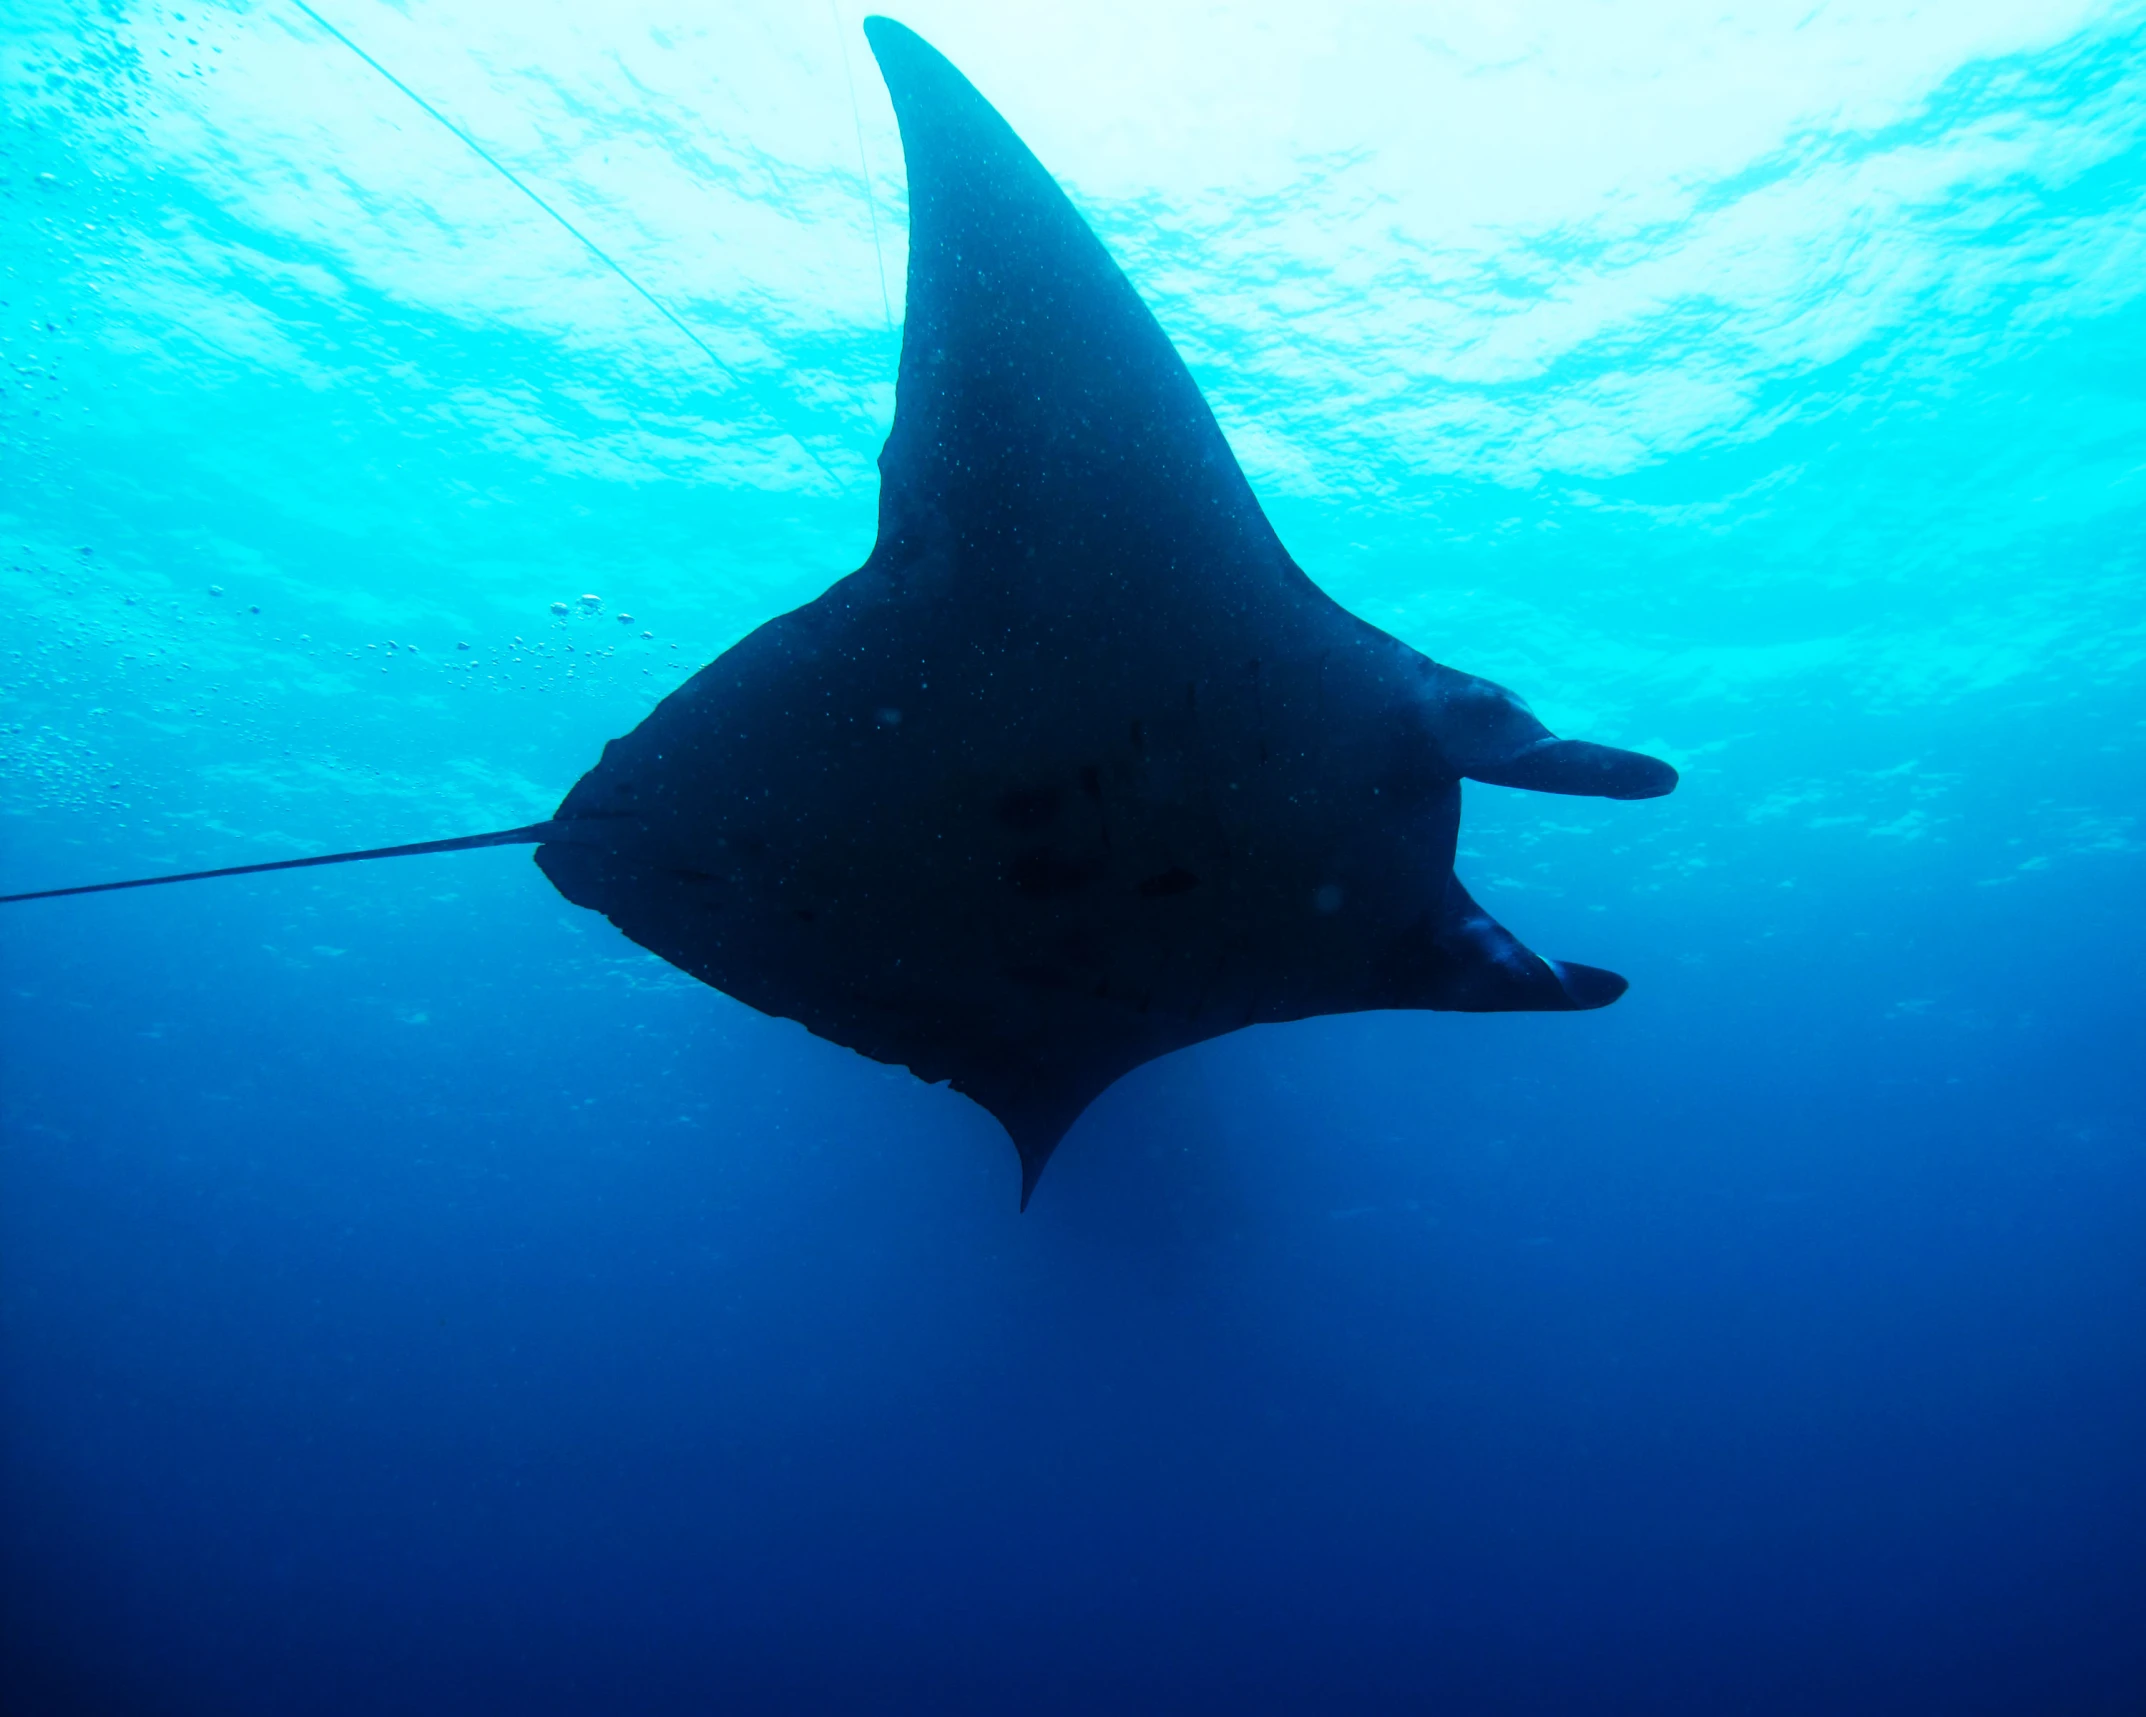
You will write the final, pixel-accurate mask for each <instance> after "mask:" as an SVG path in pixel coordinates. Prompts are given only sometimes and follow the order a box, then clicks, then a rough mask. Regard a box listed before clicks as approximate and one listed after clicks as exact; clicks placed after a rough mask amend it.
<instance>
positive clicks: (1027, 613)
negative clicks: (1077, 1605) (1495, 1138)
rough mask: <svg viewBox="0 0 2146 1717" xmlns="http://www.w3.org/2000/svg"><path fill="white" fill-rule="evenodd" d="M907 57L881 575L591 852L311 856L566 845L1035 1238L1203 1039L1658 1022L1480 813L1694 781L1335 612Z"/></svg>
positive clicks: (1016, 180)
mask: <svg viewBox="0 0 2146 1717" xmlns="http://www.w3.org/2000/svg"><path fill="white" fill-rule="evenodd" d="M865 32H866V34H867V36H868V37H869V38H870V41H871V45H872V51H873V52H874V54H875V55H877V57H878V60H879V64H880V67H881V70H882V72H883V73H884V75H885V77H886V81H887V87H888V88H889V90H890V91H891V92H892V94H893V98H894V106H895V111H896V113H897V115H898V117H899V119H900V122H901V134H902V145H903V149H904V152H905V154H906V156H907V159H908V167H909V188H910V250H909V286H908V322H907V326H906V327H905V329H904V331H903V338H902V355H901V372H900V381H899V386H898V391H897V395H896V404H895V415H894V427H893V430H892V432H891V433H890V434H889V435H888V437H887V444H886V448H885V450H884V452H883V453H882V454H881V455H880V461H879V464H880V472H881V487H880V501H879V539H878V542H877V544H876V545H875V547H874V548H873V551H872V555H871V558H870V559H869V560H867V561H866V562H865V564H864V565H863V566H862V567H861V568H859V569H858V570H857V571H856V572H854V573H852V574H850V575H849V576H848V577H847V578H844V579H842V580H841V581H840V582H839V583H837V584H836V585H834V587H833V588H832V589H830V590H828V591H827V592H826V594H825V595H823V596H821V597H820V598H818V600H816V601H813V602H810V603H807V604H806V605H805V606H804V607H802V608H799V609H797V610H795V611H794V612H792V613H789V614H785V615H783V616H781V617H780V618H779V619H775V620H771V621H769V622H768V623H767V624H766V625H764V626H762V627H761V628H760V629H759V630H758V631H756V632H754V633H753V634H752V635H751V636H749V637H747V638H746V639H744V640H743V641H742V642H740V643H739V644H737V645H736V646H734V647H733V648H732V649H730V650H728V651H726V652H725V653H724V654H723V655H722V656H721V657H719V658H718V659H717V660H715V661H714V662H712V663H710V664H709V665H708V666H707V667H705V668H703V669H702V670H701V671H700V673H698V674H697V675H696V676H694V678H693V679H692V680H690V681H688V682H687V683H686V684H685V685H684V686H682V687H681V688H680V689H679V690H677V691H676V692H674V693H672V695H671V696H670V697H668V698H666V699H665V700H664V701H663V702H662V703H661V704H659V705H658V706H657V707H656V709H655V710H654V711H653V712H652V713H651V714H650V715H649V717H648V719H647V720H645V721H644V722H642V723H641V725H640V726H639V727H637V728H635V729H634V730H633V732H631V733H629V734H627V735H626V736H625V737H624V738H622V739H617V740H614V741H612V742H611V744H609V745H607V746H606V747H605V748H604V754H603V758H602V760H601V761H600V762H599V763H598V764H597V765H596V767H595V768H593V769H591V770H590V771H589V772H588V774H586V775H585V776H583V777H582V778H581V780H580V781H579V782H578V783H577V784H576V785H575V787H574V789H573V791H572V792H570V793H569V794H567V796H566V798H565V800H564V802H562V803H561V804H560V806H559V808H558V810H557V812H556V813H555V814H554V816H553V817H552V819H551V820H550V821H549V822H546V823H540V824H535V825H532V826H530V827H529V828H526V829H512V830H504V831H501V832H499V833H497V834H489V835H476V836H468V837H464V838H462V839H459V840H453V841H435V842H424V843H419V844H417V845H415V846H412V847H403V848H387V849H380V851H379V852H378V853H376V854H357V855H341V854H338V855H330V856H329V857H327V858H324V859H309V860H294V861H289V862H290V863H291V864H292V865H302V864H315V863H334V862H340V861H341V860H342V859H343V858H345V857H370V856H389V855H392V854H399V853H407V852H427V851H444V850H451V849H455V848H460V847H470V846H487V845H500V844H508V843H514V842H534V843H540V844H538V845H537V852H536V861H537V863H538V865H540V866H541V867H542V869H543V871H544V874H545V875H546V876H548V877H549V878H550V879H551V880H552V882H553V884H554V885H556V886H557V888H558V890H559V892H560V893H561V894H563V895H565V896H566V898H567V899H569V900H571V901H573V902H575V903H576V904H577V905H580V906H585V907H588V908H590V909H591V910H593V911H597V912H601V913H602V914H604V916H605V917H607V918H608V919H610V921H611V922H612V923H613V924H615V925H617V926H618V928H619V929H621V930H622V931H624V932H625V933H626V934H627V935H628V936H629V937H631V938H632V939H633V940H634V941H636V942H638V943H640V944H641V945H642V946H643V947H645V948H647V949H649V950H650V951H651V952H653V953H656V954H658V955H660V956H662V958H664V959H665V960H668V961H670V962H671V963H672V964H673V965H675V966H678V967H680V968H682V969H683V970H685V971H687V972H690V973H692V974H693V976H695V977H697V978H699V979H701V980H702V981H703V982H705V983H708V984H712V985H713V986H715V987H716V988H717V989H720V990H723V991H725V992H726V993H728V994H729V995H732V996H735V997H737V998H738V999H739V1000H740V1001H743V1002H746V1003H748V1004H749V1005H750V1006H752V1007H755V1008H758V1009H760V1010H761V1011H762V1012H764V1013H769V1014H778V1015H781V1016H783V1017H785V1018H788V1019H793V1020H797V1021H799V1022H801V1023H802V1024H803V1025H805V1026H806V1027H808V1028H809V1029H810V1030H812V1031H813V1032H815V1033H817V1034H818V1035H819V1036H821V1037H824V1038H828V1039H830V1040H832V1041H833V1042H835V1043H838V1044H842V1045H844V1046H846V1047H847V1048H850V1049H853V1050H856V1051H858V1052H859V1053H860V1054H863V1055H867V1056H870V1057H871V1058H872V1059H874V1060H876V1061H882V1062H888V1063H892V1064H896V1065H899V1066H903V1067H907V1068H909V1069H910V1070H911V1071H912V1072H914V1073H915V1074H916V1075H917V1076H918V1077H919V1078H921V1079H926V1080H931V1081H942V1080H943V1081H945V1082H947V1083H949V1084H951V1085H952V1086H953V1088H954V1089H955V1090H957V1091H959V1092H961V1093H963V1094H964V1095H965V1096H968V1097H970V1098H972V1099H974V1100H975V1101H976V1102H978V1103H980V1104H981V1105H983V1107H984V1108H986V1109H988V1110H989V1111H990V1112H991V1113H992V1114H993V1115H995V1116H996V1117H997V1118H998V1119H999V1121H1000V1122H1001V1123H1003V1124H1004V1126H1005V1128H1006V1131H1007V1132H1008V1133H1009V1134H1010V1135H1011V1136H1012V1138H1013V1142H1014V1144H1015V1146H1016V1147H1017V1148H1018V1149H1019V1151H1020V1157H1021V1202H1022V1204H1023V1206H1024V1207H1025V1206H1026V1204H1027V1202H1028V1197H1029V1194H1030V1193H1031V1192H1032V1191H1033V1190H1034V1188H1035V1184H1036V1177H1037V1176H1038V1175H1039V1174H1040V1173H1041V1172H1042V1169H1043V1165H1044V1163H1045V1162H1046V1161H1047V1160H1048V1158H1049V1157H1050V1154H1051V1152H1052V1150H1053V1149H1054V1148H1055V1147H1056V1146H1057V1144H1058V1141H1059V1139H1060V1138H1061V1137H1062V1136H1063V1135H1064V1133H1065V1131H1066V1129H1067V1128H1068V1127H1070V1126H1071V1125H1072V1124H1073V1122H1074V1120H1075V1119H1076V1118H1077V1117H1078V1116H1079V1115H1080V1113H1081V1111H1082V1110H1083V1109H1085V1108H1086V1107H1087V1106H1088V1104H1089V1103H1090V1102H1092V1101H1093V1100H1094V1099H1095V1097H1096V1096H1097V1095H1098V1094H1100V1093H1101V1092H1102V1091H1103V1090H1104V1088H1105V1087H1107V1086H1108V1085H1110V1084H1111V1083H1112V1082H1113V1081H1115V1080H1117V1079H1118V1078H1120V1077H1121V1076H1122V1075H1124V1074H1125V1073H1128V1072H1130V1071H1131V1070H1132V1069H1133V1068H1135V1067H1138V1066H1139V1065H1140V1064H1141V1063H1142V1062H1145V1061H1150V1060H1152V1059H1154V1058H1155V1057H1156V1056H1159V1055H1165V1054H1168V1053H1169V1052H1170V1051H1171V1050H1174V1049H1181V1048H1183V1047H1184V1046H1186V1045H1187V1044H1193V1043H1198V1042H1200V1041H1201V1040H1203V1039H1205V1038H1210V1037H1215V1036H1218V1035H1220V1034H1221V1033H1224V1032H1229V1031H1234V1030H1236V1029H1237V1028H1238V1027H1240V1026H1246V1025H1252V1024H1255V1023H1259V1022H1262V1021H1281V1020H1293V1019H1302V1018H1306V1017H1308V1016H1310V1015H1314V1014H1326V1013H1344V1012H1350V1011H1355V1010H1360V1009H1366V1008H1444V1009H1460V1010H1466V1011H1478V1012H1490V1011H1503V1010H1520V1009H1576V1008H1594V1007H1601V1006H1603V1005H1604V1004H1605V1003H1608V1002H1611V1001H1614V1000H1615V999H1616V998H1617V997H1618V996H1619V995H1621V994H1622V993H1623V991H1624V988H1625V983H1624V980H1623V979H1622V978H1620V977H1618V976H1617V975H1616V974H1614V973H1611V972H1605V971H1600V970H1597V969H1595V968H1593V967H1589V966H1577V965H1567V964H1564V963H1561V962H1557V961H1550V960H1544V959H1542V958H1540V957H1539V956H1537V955H1535V954H1533V953H1530V952H1529V951H1528V950H1527V949H1526V948H1524V947H1522V946H1521V945H1520V943H1519V942H1518V941H1516V940H1515V939H1514V938H1513V936H1512V935H1511V934H1510V933H1509V932H1507V931H1506V930H1505V929H1503V928H1502V927H1501V926H1500V925H1498V924H1497V923H1496V922H1495V921H1493V920H1492V919H1491V918H1490V916H1489V915H1488V914H1487V913H1485V912H1484V911H1483V909H1482V908H1481V907H1479V906H1478V905H1476V903H1475V902H1474V901H1473V900H1471V899H1470V898H1469V896H1468V893H1467V891H1466V890H1465V889H1464V888H1462V887H1461V885H1460V882H1459V880H1458V879H1457V878H1456V877H1455V876H1454V874H1453V856H1454V844H1455V840H1456V837H1457V834H1458V830H1459V823H1460V782H1461V780H1462V778H1463V777H1466V778H1468V779H1472V780H1476V781H1486V782H1493V783H1496V784H1499V785H1502V786H1509V787H1528V788H1534V789H1536V790H1538V791H1542V792H1551V793H1584V794H1595V795H1600V796H1604V797H1608V798H1614V799H1642V798H1651V797H1654V796H1656V795H1658V794H1662V793H1667V792H1668V791H1669V790H1670V789H1671V788H1672V787H1674V786H1675V785H1676V774H1675V771H1674V770H1672V769H1671V768H1670V767H1669V766H1668V765H1667V764H1664V763H1661V762H1658V761H1656V760H1654V759H1652V758H1649V757H1643V756H1640V755H1638V754H1636V753H1633V752H1629V751H1617V750H1612V749H1610V748H1608V747H1605V746H1599V745H1590V744H1586V743H1584V742H1581V741H1577V740H1563V739H1558V738H1556V737H1554V736H1553V735H1552V734H1550V733H1549V731H1548V730H1547V729H1545V728H1544V727H1543V726H1542V724H1541V723H1540V722H1538V721H1536V720H1535V718H1534V717H1533V716H1532V715H1530V714H1529V713H1528V711H1527V708H1526V706H1525V705H1523V704H1522V703H1521V702H1520V701H1519V700H1518V699H1517V698H1515V697H1513V696H1512V695H1511V694H1510V693H1509V692H1506V691H1504V690H1503V689H1501V688H1500V687H1497V686H1494V685H1492V684H1490V683H1489V682H1488V681H1485V680H1480V679H1476V678H1474V677H1472V676H1470V675H1468V674H1464V673H1460V672H1457V671H1456V670H1454V669H1452V668H1448V667H1444V666H1442V665H1440V664H1438V663H1436V662H1433V661H1431V660H1430V659H1428V658H1427V657H1425V656H1422V655H1420V654H1418V653H1417V652H1416V651H1414V650H1412V649H1410V648H1409V647H1408V646H1407V645H1405V644H1402V643H1400V642H1399V641H1398V640H1396V639H1394V638H1391V637H1388V636H1387V635H1386V634H1385V633H1383V632H1381V631H1379V630H1378V629H1377V628H1376V627H1374V626H1370V625H1367V624H1366V623H1365V622H1363V621H1361V620H1358V619H1356V618H1355V617H1354V616H1353V615H1350V614H1349V613H1347V612H1346V611H1345V610H1343V609H1342V608H1341V607H1339V606H1338V605H1337V604H1336V603H1334V602H1333V601H1332V600H1331V599H1329V598H1328V597H1327V596H1326V595H1325V594H1324V593H1323V592H1321V591H1320V590H1319V589H1318V587H1317V586H1316V585H1314V584H1313V583H1312V582H1311V581H1310V579H1308V578H1307V577H1306V576H1305V575H1304V573H1303V572H1302V571H1301V570H1299V568H1298V567H1297V565H1296V563H1295V562H1293V561H1292V560H1291V559H1290V558H1289V555H1288V553H1287V551H1286V550H1284V549H1283V547H1282V545H1281V542H1280V541H1279V539H1278V538H1277V537H1276V536H1275V534H1274V530H1273V528H1272V527H1271V526H1270V525H1269V524H1268V522H1267V520H1266V517H1265V515H1264V514H1263V513H1262V512H1261V511H1260V508H1259V503H1258V502H1257V500H1255V499H1254V497H1253V495H1252V491H1251V489H1250V487H1249V486H1248V485H1247V484H1246V482H1245V479H1244V475H1243V473H1242V472H1241V471H1240V470H1239V469H1238V467H1237V462H1236V460H1235V458H1234V457H1232V455H1231V453H1230V449H1229V446H1228V444H1227V443H1226V442H1225V441H1224V439H1223V437H1222V433H1221V431H1220V429H1219V428H1218V427H1217V426H1216V424H1215V420H1214V418H1213V416H1212V415H1211V414H1210V412H1209V411H1208V409H1207V405H1206V402H1205V401H1204V400H1203V399H1202V398H1201V397H1200V393H1199V390H1198V388H1197V387H1196V386H1195V385H1194V384H1193V381H1192V378H1191V376H1190V374H1189V373H1188V372H1187V371H1186V369H1185V366H1184V364H1183V363H1182V362H1181V361H1180V359H1179V358H1178V356H1177V353H1176V352H1175V351H1174V350H1173V349H1172V347H1171V345H1170V342H1169V340H1168V339H1167V338H1166V337H1165V336H1164V334H1163V332H1162V330H1161V328H1160V327H1159V326H1157V324H1156V322H1155V319H1154V318H1153V317H1152V316H1151V315H1150V314H1149V313H1148V311H1147V309H1146V307H1145V306H1144V305H1143V304H1142V303H1141V301H1140V299H1139V297H1138V296H1137V295H1136V294H1135V292H1134V291H1133V289H1132V287H1131V285H1130V284H1128V282H1127V281H1126V279H1125V277H1124V275H1123V274H1121V273H1120V272H1119V270H1118V268H1117V266H1116V265H1115V264H1114V263H1113V262H1112V261H1111V259H1110V257H1109V255H1108V253H1107V252H1105V250H1104V249H1103V247H1102V245H1101V243H1099V242H1098V241H1097V239H1096V237H1095V235H1094V234H1093V233H1091V232H1090V231H1089V229H1088V227H1087V226H1086V224H1085V223H1084V222H1083V221H1082V220H1081V218H1080V216H1079V215H1078V214H1077V213H1076V212H1075V211H1074V209H1073V206H1072V204H1071V203H1069V202H1068V201H1067V200H1066V198H1065V196H1064V194H1063V193H1062V192H1061V191H1060V190H1059V189H1058V187H1057V185H1056V184H1055V183H1053V182H1052V180H1051V178H1050V176H1049V174H1047V173H1046V172H1045V171H1044V169H1043V168H1042V166H1041V165H1040V164H1039V163H1038V162H1037V161H1036V159H1035V157H1034V156H1033V155H1031V154H1030V153H1029V152H1028V150H1027V149H1026V147H1024V146H1023V144H1022V143H1021V141H1020V139H1019V138H1018V137H1016V136H1015V135H1014V133H1013V131H1012V129H1011V128H1010V127H1009V126H1008V125H1007V124H1006V122H1005V121H1004V120H1003V119H1002V118H1000V117H999V115H998V113H997V112H996V111H995V110H994V109H993V108H992V107H991V106H990V105H989V103H987V102H986V101H985V100H984V99H983V97H982V96H981V95H979V94H978V93H977V92H976V90H975V89H974V88H973V87H972V86H971V85H970V84H969V83H968V81H967V80H966V79H964V78H963V77H962V76H961V74H960V73H959V72H957V71H956V70H955V69H954V68H953V66H952V65H950V64H949V63H948V62H947V61H946V60H945V59H944V58H942V57H941V56H940V55H939V54H938V53H937V52H936V51H935V50H933V49H932V48H931V47H930V46H928V45H927V44H926V43H925V42H924V41H923V40H921V39H920V38H919V37H917V36H916V35H914V34H912V33H911V32H910V31H908V30H906V29H904V28H903V27H902V26H900V25H899V24H895V23H891V22H889V21H888V20H886V19H884V18H873V19H869V20H867V22H866V24H865ZM273 868H283V867H280V866H253V865H247V866H237V867H233V870H234V872H238V871H252V870H259V869H273ZM194 874H197V875H199V874H207V875H222V874H231V873H227V872H207V873H194ZM147 880H152V881H165V880H179V879H167V878H153V879H147ZM100 886H102V887H122V886H133V885H131V884H104V885H100ZM46 892H50V893H73V892H91V890H52V891H46ZM13 898H27V897H24V896H16V897H13Z"/></svg>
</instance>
